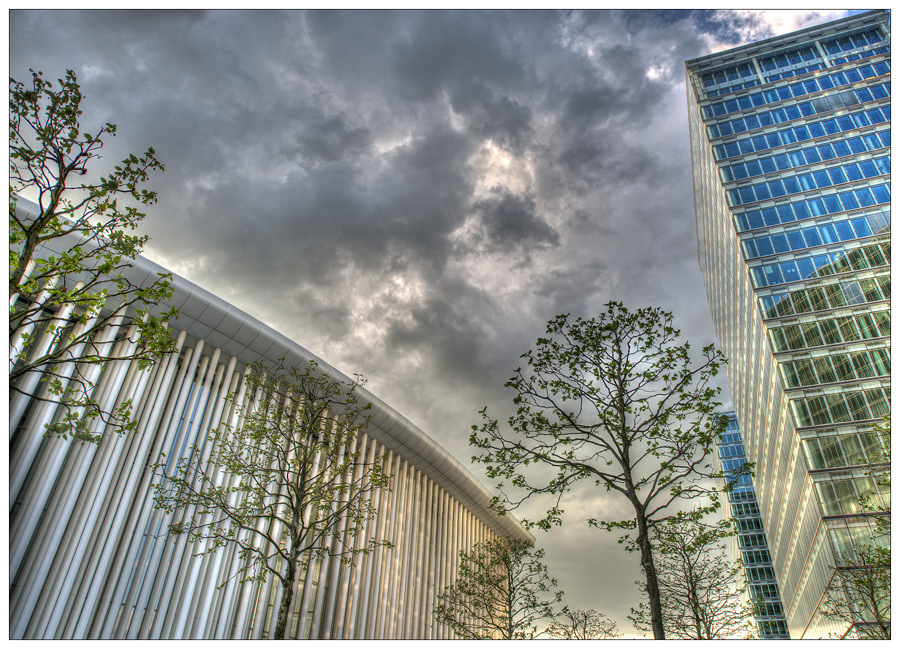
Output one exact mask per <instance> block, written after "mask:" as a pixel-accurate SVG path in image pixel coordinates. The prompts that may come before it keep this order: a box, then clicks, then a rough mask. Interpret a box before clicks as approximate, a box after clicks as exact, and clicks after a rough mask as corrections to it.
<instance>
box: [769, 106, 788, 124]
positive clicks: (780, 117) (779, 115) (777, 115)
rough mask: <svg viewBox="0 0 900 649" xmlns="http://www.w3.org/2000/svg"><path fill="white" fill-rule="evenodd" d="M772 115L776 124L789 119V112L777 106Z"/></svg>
mask: <svg viewBox="0 0 900 649" xmlns="http://www.w3.org/2000/svg"><path fill="white" fill-rule="evenodd" d="M771 115H772V119H774V120H775V123H776V124H781V123H782V122H786V121H788V117H787V113H785V112H784V108H776V109H775V110H773V111H772V112H771Z"/></svg>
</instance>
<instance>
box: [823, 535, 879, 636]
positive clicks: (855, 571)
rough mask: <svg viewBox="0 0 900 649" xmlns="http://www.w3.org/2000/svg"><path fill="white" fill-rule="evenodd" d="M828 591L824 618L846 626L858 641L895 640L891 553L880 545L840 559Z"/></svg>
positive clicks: (856, 551) (870, 546)
mask: <svg viewBox="0 0 900 649" xmlns="http://www.w3.org/2000/svg"><path fill="white" fill-rule="evenodd" d="M839 563H840V565H839V566H838V567H837V568H836V569H835V573H834V576H833V577H832V580H831V583H830V584H829V586H828V590H826V591H825V603H824V606H823V609H822V610H823V615H824V616H825V617H827V618H830V619H832V620H838V621H841V622H845V623H846V624H847V625H848V627H849V628H850V629H852V630H853V632H854V633H855V635H856V637H858V638H861V639H865V640H890V639H891V550H890V548H886V547H881V546H878V545H868V546H863V547H860V548H856V550H855V553H853V554H843V555H841V556H840V561H839Z"/></svg>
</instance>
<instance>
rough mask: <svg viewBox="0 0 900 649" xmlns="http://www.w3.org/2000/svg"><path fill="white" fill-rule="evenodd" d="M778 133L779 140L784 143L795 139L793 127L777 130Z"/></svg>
mask: <svg viewBox="0 0 900 649" xmlns="http://www.w3.org/2000/svg"><path fill="white" fill-rule="evenodd" d="M778 135H780V136H781V141H782V142H784V143H785V144H793V143H794V142H796V141H797V136H796V135H794V129H792V128H789V129H785V130H783V131H779V132H778Z"/></svg>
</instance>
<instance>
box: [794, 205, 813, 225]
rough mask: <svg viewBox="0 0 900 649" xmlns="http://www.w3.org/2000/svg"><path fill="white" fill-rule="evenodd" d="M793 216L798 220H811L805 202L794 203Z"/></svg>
mask: <svg viewBox="0 0 900 649" xmlns="http://www.w3.org/2000/svg"><path fill="white" fill-rule="evenodd" d="M793 208H794V214H796V215H797V219H798V220H803V219H810V218H812V214H810V211H809V205H807V204H806V201H798V202H797V203H794V205H793Z"/></svg>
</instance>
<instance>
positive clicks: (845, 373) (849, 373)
mask: <svg viewBox="0 0 900 649" xmlns="http://www.w3.org/2000/svg"><path fill="white" fill-rule="evenodd" d="M831 363H832V365H834V370H835V372H837V377H838V380H840V381H852V380H854V379H855V378H856V374H854V373H853V366H852V365H851V364H850V359H849V358H847V355H846V354H839V355H836V356H832V357H831Z"/></svg>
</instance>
